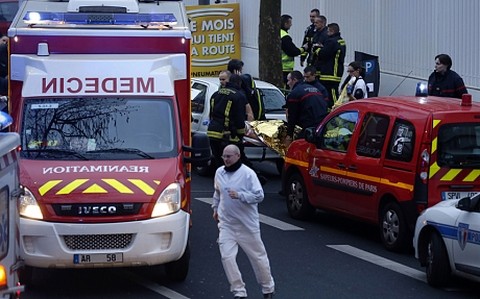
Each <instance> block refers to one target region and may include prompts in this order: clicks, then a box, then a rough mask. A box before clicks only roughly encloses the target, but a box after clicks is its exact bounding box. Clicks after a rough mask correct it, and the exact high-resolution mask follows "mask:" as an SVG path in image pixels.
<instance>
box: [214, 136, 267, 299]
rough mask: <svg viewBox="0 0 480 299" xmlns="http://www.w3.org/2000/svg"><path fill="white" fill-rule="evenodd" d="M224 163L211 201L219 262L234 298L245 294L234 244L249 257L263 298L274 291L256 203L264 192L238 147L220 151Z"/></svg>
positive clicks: (234, 146) (217, 172)
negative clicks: (243, 162) (216, 231)
mask: <svg viewBox="0 0 480 299" xmlns="http://www.w3.org/2000/svg"><path fill="white" fill-rule="evenodd" d="M222 158H223V161H224V164H225V165H224V166H222V167H220V168H218V169H217V171H216V173H215V179H214V189H215V191H214V193H213V201H212V209H213V219H214V220H215V221H217V222H218V230H219V235H218V245H219V249H220V255H221V258H222V265H223V269H224V271H225V274H226V276H227V279H228V282H229V284H230V291H231V292H232V293H233V295H234V298H237V299H239V298H247V290H246V288H245V282H244V281H243V279H242V274H241V272H240V269H239V267H238V264H237V262H236V257H237V253H238V247H239V246H240V248H241V249H242V250H243V251H244V252H245V254H246V255H247V256H248V259H249V260H250V263H251V265H252V268H253V271H254V273H255V276H256V279H257V282H258V283H259V284H260V285H261V287H262V293H263V298H272V297H273V293H274V291H275V282H274V280H273V277H272V274H271V270H270V261H269V259H268V255H267V251H266V250H265V246H264V244H263V241H262V238H261V233H260V222H259V215H258V203H260V202H262V201H263V198H264V193H263V189H262V186H261V184H260V182H259V180H258V178H257V176H256V174H255V172H254V171H253V170H252V169H250V168H249V167H247V166H246V165H244V164H242V161H241V160H240V150H239V148H238V147H237V146H236V145H233V144H231V145H228V146H227V147H225V149H224V150H223V155H222Z"/></svg>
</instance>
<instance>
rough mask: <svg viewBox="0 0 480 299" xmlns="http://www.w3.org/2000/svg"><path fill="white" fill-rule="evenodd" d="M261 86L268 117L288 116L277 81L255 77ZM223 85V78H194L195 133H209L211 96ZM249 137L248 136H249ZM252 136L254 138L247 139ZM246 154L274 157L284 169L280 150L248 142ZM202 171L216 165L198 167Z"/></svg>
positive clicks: (254, 157) (253, 157)
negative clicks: (275, 82)
mask: <svg viewBox="0 0 480 299" xmlns="http://www.w3.org/2000/svg"><path fill="white" fill-rule="evenodd" d="M255 84H256V86H257V89H258V90H259V91H260V95H261V97H262V99H263V102H264V104H265V116H266V117H267V119H281V120H286V116H285V109H284V108H283V106H284V105H285V96H284V95H283V93H282V92H281V91H280V89H278V88H277V87H276V86H275V85H273V84H270V83H268V82H265V81H261V80H255ZM219 87H220V81H219V80H218V78H214V77H201V78H192V133H204V134H206V133H207V129H208V123H209V115H208V114H209V111H210V98H211V97H212V95H213V93H214V92H215V91H217V90H218V89H219ZM246 139H247V138H246ZM247 140H251V139H247ZM245 155H246V156H247V157H248V158H249V159H250V160H252V161H263V160H272V161H274V162H276V164H277V169H278V170H279V172H281V169H282V167H283V159H282V158H281V157H280V155H279V154H278V153H276V152H275V151H273V150H271V149H269V148H268V147H266V146H262V145H258V143H255V144H253V142H252V143H250V142H246V143H245ZM195 169H196V171H197V173H199V174H200V175H208V174H211V173H212V167H210V166H203V167H195Z"/></svg>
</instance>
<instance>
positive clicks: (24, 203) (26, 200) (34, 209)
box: [18, 188, 43, 219]
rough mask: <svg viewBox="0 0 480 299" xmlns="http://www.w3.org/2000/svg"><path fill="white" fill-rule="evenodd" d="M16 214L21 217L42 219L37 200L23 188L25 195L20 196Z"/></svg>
mask: <svg viewBox="0 0 480 299" xmlns="http://www.w3.org/2000/svg"><path fill="white" fill-rule="evenodd" d="M18 212H19V213H20V216H22V217H27V218H32V219H43V214H42V211H41V210H40V207H39V206H38V203H37V200H36V199H35V197H34V196H33V194H32V192H30V190H28V189H27V188H25V193H24V194H23V195H20V199H19V206H18Z"/></svg>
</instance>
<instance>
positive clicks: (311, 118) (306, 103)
mask: <svg viewBox="0 0 480 299" xmlns="http://www.w3.org/2000/svg"><path fill="white" fill-rule="evenodd" d="M287 109H288V119H287V122H288V125H287V134H288V135H289V136H293V132H294V129H295V125H297V126H300V127H301V128H302V132H303V131H304V130H305V129H306V128H309V127H316V126H317V125H318V124H319V123H320V122H321V121H322V120H323V118H324V117H325V115H327V102H326V101H325V95H324V94H323V93H322V92H320V91H319V90H318V88H316V87H315V86H314V85H311V84H308V83H305V82H298V83H297V84H295V86H293V89H292V92H290V94H289V95H288V96H287Z"/></svg>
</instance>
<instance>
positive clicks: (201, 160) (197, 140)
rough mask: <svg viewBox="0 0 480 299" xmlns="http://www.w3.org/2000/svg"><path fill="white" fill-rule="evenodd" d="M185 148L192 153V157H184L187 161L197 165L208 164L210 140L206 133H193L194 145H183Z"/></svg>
mask: <svg viewBox="0 0 480 299" xmlns="http://www.w3.org/2000/svg"><path fill="white" fill-rule="evenodd" d="M183 150H184V151H186V152H189V153H191V155H190V157H183V159H184V161H185V163H192V164H195V166H207V165H208V162H209V161H210V141H209V140H208V136H207V135H205V134H193V135H192V147H188V146H183Z"/></svg>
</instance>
